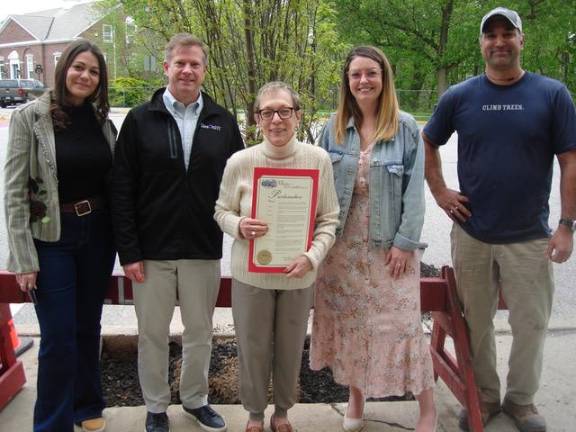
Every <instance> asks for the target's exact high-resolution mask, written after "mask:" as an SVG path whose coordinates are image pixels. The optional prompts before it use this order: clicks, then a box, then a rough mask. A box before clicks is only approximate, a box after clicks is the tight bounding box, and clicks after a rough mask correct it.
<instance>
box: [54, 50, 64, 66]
mask: <svg viewBox="0 0 576 432" xmlns="http://www.w3.org/2000/svg"><path fill="white" fill-rule="evenodd" d="M61 55H62V53H61V52H55V53H54V67H56V65H57V64H58V60H60V56H61Z"/></svg>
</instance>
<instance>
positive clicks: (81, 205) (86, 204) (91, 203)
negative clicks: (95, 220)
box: [60, 197, 106, 216]
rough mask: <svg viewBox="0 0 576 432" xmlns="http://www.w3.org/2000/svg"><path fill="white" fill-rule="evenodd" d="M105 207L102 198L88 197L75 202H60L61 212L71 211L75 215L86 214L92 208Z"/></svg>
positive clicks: (90, 211)
mask: <svg viewBox="0 0 576 432" xmlns="http://www.w3.org/2000/svg"><path fill="white" fill-rule="evenodd" d="M103 208H106V203H105V201H104V200H103V199H102V198H99V197H98V198H89V199H85V200H81V201H77V202H75V203H68V204H62V205H61V206H60V211H61V212H62V213H73V214H75V215H76V216H86V215H89V214H90V213H92V211H94V210H98V209H103Z"/></svg>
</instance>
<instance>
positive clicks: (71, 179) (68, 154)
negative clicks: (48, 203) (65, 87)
mask: <svg viewBox="0 0 576 432" xmlns="http://www.w3.org/2000/svg"><path fill="white" fill-rule="evenodd" d="M64 111H65V112H66V114H68V117H69V119H70V122H69V124H68V125H67V127H66V128H65V129H60V130H56V131H55V132H54V137H55V140H56V165H57V171H58V196H59V200H60V203H61V204H67V203H73V202H77V201H80V200H83V199H87V198H95V197H99V196H101V197H104V196H106V181H107V176H108V174H109V172H110V169H111V168H112V152H111V150H110V146H109V145H108V143H107V142H106V139H105V138H104V134H103V133H102V127H101V126H100V124H99V123H98V121H97V120H96V116H95V114H94V109H93V108H92V106H91V105H90V104H84V105H82V106H80V107H65V108H64Z"/></svg>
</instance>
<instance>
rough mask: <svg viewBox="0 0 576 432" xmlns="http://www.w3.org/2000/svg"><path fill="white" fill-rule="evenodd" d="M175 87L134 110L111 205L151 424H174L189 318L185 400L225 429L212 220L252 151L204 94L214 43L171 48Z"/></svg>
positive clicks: (200, 416) (218, 248)
mask: <svg viewBox="0 0 576 432" xmlns="http://www.w3.org/2000/svg"><path fill="white" fill-rule="evenodd" d="M165 56H166V57H165V61H164V72H165V74H166V76H167V77H168V87H167V88H162V89H159V90H157V91H156V92H155V93H154V95H153V96H152V99H151V100H150V101H149V102H147V103H144V104H143V105H140V106H138V107H136V108H133V109H132V110H130V112H129V113H128V115H127V116H126V119H125V121H124V124H123V125H122V130H121V131H120V136H119V139H118V144H117V147H116V158H115V165H114V176H113V187H112V211H113V217H114V229H115V233H116V241H117V246H118V254H119V256H120V262H121V264H122V266H123V268H124V272H125V274H126V276H127V277H128V278H130V279H131V280H132V281H133V282H134V305H135V308H136V315H137V317H138V332H139V340H138V374H139V378H140V385H141V388H142V393H143V397H144V401H145V403H146V407H147V411H148V414H147V417H146V431H147V432H167V431H168V430H169V422H168V417H167V415H166V409H167V408H168V404H169V402H170V386H169V382H168V336H169V328H170V321H171V318H172V314H173V312H174V306H175V305H176V302H177V301H178V302H179V304H180V310H181V315H182V322H183V324H184V332H183V334H182V356H183V359H182V374H181V380H180V398H181V400H182V406H183V408H184V411H185V412H186V413H188V414H190V415H191V416H192V417H193V418H194V419H195V420H196V421H198V423H199V425H200V427H202V428H203V429H204V430H207V431H212V432H218V431H224V430H226V424H225V422H224V420H223V419H222V417H221V416H220V415H219V414H217V413H216V412H215V411H214V410H212V408H211V407H210V405H209V404H208V367H209V363H210V353H211V341H212V314H213V311H214V306H215V304H216V299H217V296H218V288H219V285H220V258H221V257H222V233H221V231H220V229H219V228H218V226H217V225H216V223H215V222H214V219H213V213H214V204H215V202H216V199H217V198H218V192H219V186H220V180H221V178H222V173H223V171H224V167H225V165H226V161H227V159H228V158H229V157H230V156H231V155H232V154H233V153H234V152H236V151H238V150H240V149H242V148H244V145H243V142H242V137H241V135H240V131H239V129H238V125H237V123H236V121H235V119H234V118H233V117H232V116H231V115H230V113H229V112H228V111H226V110H225V109H224V108H222V107H220V106H218V105H217V104H216V103H214V102H213V101H212V99H210V97H209V96H208V95H206V94H205V93H202V92H201V89H200V88H201V85H202V83H203V81H204V77H205V74H206V68H207V60H208V59H207V49H206V47H205V45H204V44H203V43H202V41H200V40H199V39H197V38H195V37H193V36H191V35H189V34H184V33H183V34H178V35H175V36H174V37H172V39H171V40H170V42H168V44H167V46H166V54H165Z"/></svg>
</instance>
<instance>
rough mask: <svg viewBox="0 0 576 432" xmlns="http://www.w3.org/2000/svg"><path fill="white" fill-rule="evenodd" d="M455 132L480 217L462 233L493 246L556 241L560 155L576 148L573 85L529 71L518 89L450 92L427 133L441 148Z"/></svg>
mask: <svg viewBox="0 0 576 432" xmlns="http://www.w3.org/2000/svg"><path fill="white" fill-rule="evenodd" d="M454 131H456V132H457V133H458V180H459V182H460V189H461V192H462V193H463V194H464V195H465V196H467V197H468V198H469V200H470V203H469V209H470V211H471V212H472V217H471V218H470V219H469V220H468V221H466V222H465V223H464V224H462V228H464V230H465V231H466V232H467V233H468V234H470V235H471V236H472V237H474V238H476V239H478V240H480V241H484V242H486V243H514V242H519V241H527V240H533V239H537V238H544V237H547V236H549V235H550V227H549V226H548V216H549V208H548V199H549V196H550V187H551V183H552V163H553V158H554V155H555V154H559V153H563V152H566V151H568V150H574V149H576V111H575V108H574V102H573V101H572V99H571V97H570V94H569V93H568V90H567V89H566V87H565V86H564V85H563V84H562V83H560V82H559V81H556V80H553V79H550V78H546V77H543V76H540V75H537V74H533V73H528V72H527V73H525V74H524V76H523V77H522V78H521V79H520V80H519V81H518V82H516V83H514V84H513V85H510V86H499V85H495V84H493V83H491V82H490V81H489V80H488V79H487V78H486V76H485V75H480V76H477V77H474V78H470V79H468V80H466V81H464V82H462V83H460V84H457V85H455V86H452V87H450V88H449V89H448V91H446V93H445V94H444V95H443V96H442V98H441V99H440V101H439V103H438V106H437V107H436V110H435V111H434V114H433V115H432V118H431V119H430V121H429V122H428V124H427V125H426V126H425V128H424V133H425V134H426V136H427V137H428V139H429V140H430V141H431V142H432V143H433V144H434V145H437V146H440V145H443V144H445V143H446V142H447V141H448V139H449V138H450V136H451V135H452V133H453V132H454Z"/></svg>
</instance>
